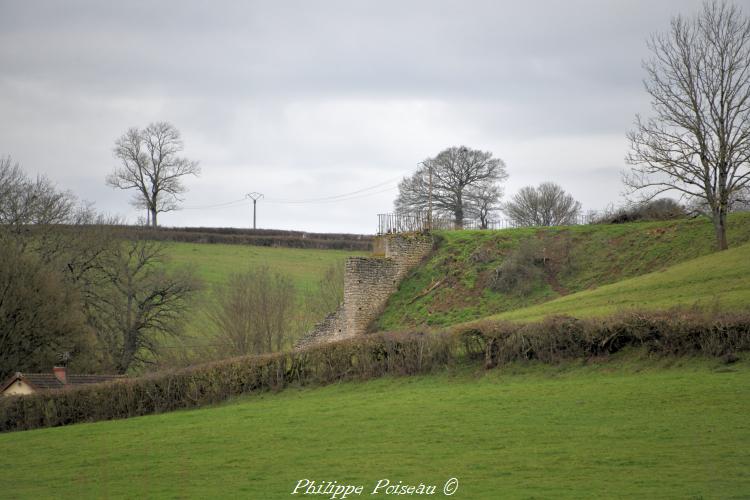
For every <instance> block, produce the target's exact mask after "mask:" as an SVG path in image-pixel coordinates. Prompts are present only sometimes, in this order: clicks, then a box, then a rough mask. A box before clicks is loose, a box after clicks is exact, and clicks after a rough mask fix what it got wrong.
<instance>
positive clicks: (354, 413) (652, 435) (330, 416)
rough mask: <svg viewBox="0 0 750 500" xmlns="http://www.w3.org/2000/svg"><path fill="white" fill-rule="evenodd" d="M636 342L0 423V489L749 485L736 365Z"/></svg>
mask: <svg viewBox="0 0 750 500" xmlns="http://www.w3.org/2000/svg"><path fill="white" fill-rule="evenodd" d="M640 356H641V355H640V354H638V353H632V352H631V353H630V354H627V355H622V356H618V357H617V358H614V359H612V360H610V361H608V362H601V363H599V364H581V363H580V362H578V363H572V364H566V365H560V366H543V365H536V364H525V365H518V364H517V365H511V366H507V367H505V368H502V369H496V370H492V371H474V369H470V368H457V369H454V370H453V371H452V372H444V373H442V374H436V375H433V376H422V377H411V378H385V379H380V380H374V381H370V382H366V383H344V384H340V385H334V386H328V387H324V388H318V389H305V390H298V389H290V390H287V391H284V392H282V393H279V394H266V395H264V396H262V397H256V398H246V399H243V400H240V401H235V402H232V403H230V404H226V405H223V406H220V407H217V408H206V409H200V410H194V411H181V412H175V413H170V414H164V415H156V416H148V417H140V418H133V419H129V420H121V421H112V422H100V423H94V424H81V425H75V426H71V427H65V428H56V429H44V430H36V431H28V432H18V433H11V434H5V435H0V450H2V453H0V467H2V470H3V471H4V472H5V474H4V476H5V479H4V480H3V481H2V485H1V486H0V491H1V492H2V493H0V495H1V496H3V497H4V498H52V497H54V498H102V497H104V498H142V497H146V498H188V497H190V498H263V499H272V498H289V497H290V493H291V491H292V489H293V488H294V486H295V484H296V483H297V481H299V480H301V479H304V478H308V479H312V480H317V481H338V482H339V483H350V484H355V485H357V484H361V485H363V486H364V487H365V493H364V494H363V497H368V498H382V497H384V496H385V495H370V494H369V493H370V491H371V490H372V488H373V486H374V485H375V484H376V482H377V481H378V480H380V479H385V478H387V479H389V480H390V481H392V482H393V483H396V482H398V481H403V483H404V484H415V485H418V484H419V483H420V482H422V483H425V484H434V485H436V486H437V487H438V493H437V494H436V495H435V497H440V498H443V495H442V493H441V491H442V488H443V485H444V483H445V482H446V481H447V480H448V479H449V478H452V477H455V478H457V479H458V480H459V490H458V492H457V493H456V494H455V495H454V496H453V498H470V499H479V498H488V499H496V498H747V496H748V495H750V472H749V471H750V423H749V422H748V419H747V415H748V413H749V412H750V391H748V390H747V389H748V387H750V363H748V362H747V361H741V362H739V363H735V364H733V365H722V364H720V363H719V362H718V361H716V360H708V359H702V358H694V359H675V358H663V359H660V360H653V359H651V360H649V359H646V358H641V357H640ZM300 497H301V495H300ZM292 498H295V497H292ZM309 498H329V497H324V496H316V497H312V496H311V497H309ZM350 498H358V497H350Z"/></svg>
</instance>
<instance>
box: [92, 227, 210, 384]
mask: <svg viewBox="0 0 750 500" xmlns="http://www.w3.org/2000/svg"><path fill="white" fill-rule="evenodd" d="M164 259H165V255H164V245H163V244H162V243H161V242H158V241H150V240H146V239H142V238H139V237H137V236H136V237H133V238H131V239H129V240H126V241H120V242H119V244H116V245H112V246H111V248H110V250H109V251H108V252H107V253H106V254H105V255H103V256H102V263H101V265H100V267H99V272H100V274H99V279H98V280H96V281H93V282H92V286H93V288H92V290H91V291H90V292H91V293H92V294H93V296H92V297H91V298H90V300H88V301H87V308H88V309H87V317H88V319H89V322H90V323H91V325H92V326H93V327H94V329H95V331H96V333H97V335H98V337H99V340H100V341H101V342H102V344H103V345H104V346H105V347H106V349H107V351H108V353H109V355H110V357H111V358H112V363H113V364H114V366H115V368H116V369H117V371H118V372H120V373H125V372H126V371H127V370H128V369H130V368H131V367H132V366H134V365H135V364H137V363H151V362H153V361H154V356H155V354H156V353H157V348H158V346H159V343H160V341H162V340H163V339H164V338H166V337H167V336H179V335H181V334H182V332H183V326H184V319H185V313H186V312H187V310H188V307H189V306H190V302H189V299H190V298H191V296H192V295H193V293H194V292H195V291H196V290H197V289H198V288H199V283H198V282H197V280H196V279H195V277H194V276H193V275H192V273H190V272H189V271H188V270H184V269H183V270H178V271H175V272H168V271H167V270H166V269H165V268H164V265H163V263H164Z"/></svg>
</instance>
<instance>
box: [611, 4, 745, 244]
mask: <svg viewBox="0 0 750 500" xmlns="http://www.w3.org/2000/svg"><path fill="white" fill-rule="evenodd" d="M648 47H649V49H650V50H651V52H652V54H653V57H652V58H651V59H650V60H648V61H645V62H644V68H645V70H646V80H645V82H644V84H645V88H646V91H647V92H648V93H649V94H650V95H651V98H652V100H651V106H652V108H653V111H654V116H653V117H650V118H647V119H644V118H641V117H640V116H637V117H636V124H635V130H633V131H631V132H630V133H629V134H628V138H629V140H630V143H631V151H630V153H629V154H628V156H627V161H628V163H630V164H631V165H632V166H633V169H632V172H631V173H630V174H627V175H625V176H624V181H625V183H626V185H627V186H629V187H630V188H631V190H632V191H633V192H634V191H639V192H641V193H644V196H645V198H646V199H651V198H653V197H655V196H657V195H659V194H660V193H662V192H665V191H669V190H675V191H678V192H680V193H682V194H683V195H684V196H686V197H687V198H698V199H702V200H704V201H705V203H706V205H707V207H708V209H709V211H710V216H711V219H712V221H713V225H714V232H715V235H716V244H717V247H718V248H719V249H726V248H727V247H728V245H727V237H726V215H727V212H728V211H729V205H730V202H731V199H732V195H733V193H735V192H737V191H740V190H742V189H743V188H744V187H746V186H748V184H749V183H750V18H748V17H746V16H744V15H743V13H742V11H741V9H740V8H738V7H736V6H734V5H731V4H728V3H724V2H715V1H712V2H708V3H705V4H704V6H703V9H702V11H701V12H700V13H699V14H698V15H697V16H695V17H693V18H690V19H686V18H684V17H682V16H677V17H675V18H673V19H672V23H671V29H670V30H669V31H668V32H667V33H664V34H656V35H653V36H652V37H651V39H650V40H649V42H648Z"/></svg>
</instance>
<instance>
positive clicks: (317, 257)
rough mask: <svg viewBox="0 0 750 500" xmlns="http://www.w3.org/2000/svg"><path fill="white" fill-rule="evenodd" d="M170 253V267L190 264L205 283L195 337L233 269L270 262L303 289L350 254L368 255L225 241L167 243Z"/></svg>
mask: <svg viewBox="0 0 750 500" xmlns="http://www.w3.org/2000/svg"><path fill="white" fill-rule="evenodd" d="M164 244H165V245H166V248H167V255H168V256H169V259H170V260H169V262H168V264H167V265H168V267H171V268H175V267H179V266H187V267H189V268H191V269H193V270H194V271H195V273H196V274H197V276H198V277H200V278H201V279H202V280H203V282H204V285H205V289H204V290H203V291H201V292H200V294H201V296H200V297H199V298H198V300H196V304H197V306H196V307H195V309H194V311H193V313H192V315H191V317H190V318H189V320H188V328H187V333H188V334H189V335H190V336H192V337H197V338H201V337H205V336H206V335H207V332H209V331H210V324H209V322H208V321H207V320H206V318H205V317H204V315H203V309H202V307H201V305H202V304H204V303H205V301H206V300H210V299H211V297H212V296H213V293H212V292H213V287H215V286H217V285H221V284H223V283H225V282H226V280H227V278H228V277H229V276H230V275H231V274H233V273H239V272H243V271H246V270H248V269H250V268H254V267H259V266H268V267H269V268H270V269H271V270H272V271H278V272H282V273H284V274H286V275H287V276H289V277H290V278H291V279H292V281H294V284H295V286H296V287H297V290H298V291H299V292H305V291H308V290H312V289H313V288H314V286H315V285H316V283H317V282H318V281H319V280H320V279H321V278H322V277H323V276H324V274H325V271H326V269H328V268H329V267H330V266H331V265H333V264H335V263H337V262H341V261H343V260H345V259H346V257H348V256H350V255H365V253H363V252H352V251H349V250H317V249H298V248H274V247H260V246H250V245H225V244H209V243H174V242H166V243H164Z"/></svg>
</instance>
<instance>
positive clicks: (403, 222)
mask: <svg viewBox="0 0 750 500" xmlns="http://www.w3.org/2000/svg"><path fill="white" fill-rule="evenodd" d="M596 218H597V213H596V212H588V213H586V214H583V215H579V216H578V217H576V220H575V221H574V222H573V223H572V224H571V225H586V224H591V223H592V222H593V221H594V220H595V219H596ZM516 227H535V226H534V225H530V224H518V223H516V222H515V221H513V220H510V219H493V220H491V221H488V222H487V223H486V224H485V225H484V227H483V225H482V224H481V223H480V221H478V220H475V219H465V220H464V221H463V224H462V225H460V226H459V225H458V224H456V221H455V220H454V219H452V218H447V217H438V216H435V215H433V217H432V220H430V218H429V217H428V214H427V213H426V212H404V213H399V212H396V213H388V214H378V234H393V233H418V232H424V231H429V230H443V231H453V230H458V229H473V230H478V229H479V230H481V229H488V230H493V229H494V230H497V229H511V228H516Z"/></svg>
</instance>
